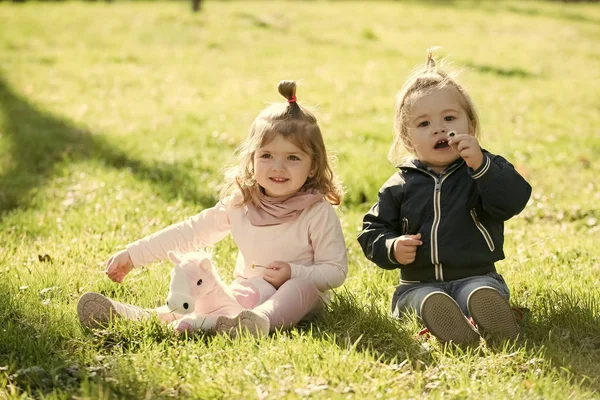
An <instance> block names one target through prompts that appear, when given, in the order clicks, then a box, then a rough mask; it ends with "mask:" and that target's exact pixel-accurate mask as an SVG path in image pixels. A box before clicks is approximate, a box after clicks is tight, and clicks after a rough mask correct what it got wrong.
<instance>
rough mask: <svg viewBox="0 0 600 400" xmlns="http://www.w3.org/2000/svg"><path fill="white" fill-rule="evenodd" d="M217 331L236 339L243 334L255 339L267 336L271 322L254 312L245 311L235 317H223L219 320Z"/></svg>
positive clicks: (216, 326)
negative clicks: (245, 333) (246, 333)
mask: <svg viewBox="0 0 600 400" xmlns="http://www.w3.org/2000/svg"><path fill="white" fill-rule="evenodd" d="M215 331H216V332H218V333H225V334H228V335H229V336H231V337H232V338H233V337H236V336H237V335H239V334H240V333H242V332H248V333H249V334H250V335H252V336H254V337H259V336H265V335H268V333H269V322H268V321H265V320H264V319H263V318H260V317H259V316H258V315H256V314H255V313H253V312H252V311H249V310H245V311H242V312H240V313H239V314H238V315H237V316H235V317H227V316H224V315H221V316H220V317H218V318H217V322H216V325H215Z"/></svg>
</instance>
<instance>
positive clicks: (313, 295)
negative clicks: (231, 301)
mask: <svg viewBox="0 0 600 400" xmlns="http://www.w3.org/2000/svg"><path fill="white" fill-rule="evenodd" d="M231 289H232V291H233V295H234V296H235V298H236V299H237V300H238V302H239V303H240V304H242V305H243V306H244V307H246V308H247V309H252V311H254V312H255V313H257V314H260V315H263V316H264V317H267V318H268V319H269V322H270V324H271V330H274V329H276V328H289V327H292V326H294V325H296V324H297V323H298V322H300V320H302V318H304V317H305V316H306V315H308V314H309V313H310V312H311V311H312V310H314V309H315V308H316V307H317V305H318V304H319V301H320V294H321V293H320V292H319V290H318V289H317V287H316V286H315V285H314V284H313V283H312V282H310V281H308V280H306V279H301V278H294V279H290V280H288V281H286V282H285V283H284V284H283V285H281V286H280V287H279V289H277V291H276V292H275V294H273V295H272V296H270V297H269V298H267V299H266V300H264V302H263V303H262V304H261V303H260V298H261V297H262V296H261V295H260V293H259V288H257V287H256V286H255V285H252V284H251V283H246V282H244V281H242V282H235V283H233V284H232V285H231ZM252 303H254V304H252Z"/></svg>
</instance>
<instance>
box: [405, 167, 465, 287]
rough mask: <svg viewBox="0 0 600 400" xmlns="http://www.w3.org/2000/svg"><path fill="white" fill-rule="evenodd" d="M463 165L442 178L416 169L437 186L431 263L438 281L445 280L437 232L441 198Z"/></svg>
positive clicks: (449, 171)
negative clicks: (451, 176) (447, 185)
mask: <svg viewBox="0 0 600 400" xmlns="http://www.w3.org/2000/svg"><path fill="white" fill-rule="evenodd" d="M461 165H462V163H461V164H457V165H455V166H454V168H452V169H450V170H448V171H447V172H446V174H444V175H443V176H442V177H439V176H438V175H434V174H432V173H431V172H429V171H426V170H423V169H421V168H415V167H408V168H414V169H416V170H418V171H421V172H423V173H425V174H427V175H429V176H431V177H432V178H433V181H434V182H435V185H434V187H433V224H432V225H431V263H432V264H433V267H434V270H435V279H436V280H438V281H443V280H444V270H443V265H442V264H441V263H440V258H439V251H438V239H437V231H438V228H439V225H440V221H441V219H442V206H441V198H442V194H441V191H442V183H444V181H445V180H446V178H448V177H449V176H450V175H451V174H452V173H453V172H454V171H456V170H457V169H458V168H459V167H460V166H461Z"/></svg>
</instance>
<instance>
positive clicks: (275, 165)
mask: <svg viewBox="0 0 600 400" xmlns="http://www.w3.org/2000/svg"><path fill="white" fill-rule="evenodd" d="M273 169H274V170H277V171H280V170H282V169H283V160H275V161H273Z"/></svg>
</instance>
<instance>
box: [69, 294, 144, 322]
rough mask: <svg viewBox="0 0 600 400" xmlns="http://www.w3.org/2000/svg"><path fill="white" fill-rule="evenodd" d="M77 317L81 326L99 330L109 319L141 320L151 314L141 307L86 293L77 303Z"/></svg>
mask: <svg viewBox="0 0 600 400" xmlns="http://www.w3.org/2000/svg"><path fill="white" fill-rule="evenodd" d="M77 315H78V316H79V321H80V322H81V325H83V326H85V327H88V328H100V327H105V326H106V325H108V323H109V322H110V320H111V318H113V319H114V318H125V319H132V320H141V319H148V318H150V317H151V315H152V314H151V313H150V311H148V310H144V309H143V308H141V307H137V306H132V305H129V304H123V303H119V302H118V301H114V300H111V299H109V298H108V297H105V296H103V295H101V294H100V293H92V292H87V293H84V294H82V295H81V297H80V298H79V301H78V302H77Z"/></svg>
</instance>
